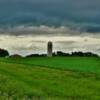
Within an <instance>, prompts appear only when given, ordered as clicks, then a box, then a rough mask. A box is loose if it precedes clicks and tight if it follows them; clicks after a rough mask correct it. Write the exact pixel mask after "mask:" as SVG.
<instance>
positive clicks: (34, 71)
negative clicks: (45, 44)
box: [0, 57, 100, 100]
mask: <svg viewBox="0 0 100 100" xmlns="http://www.w3.org/2000/svg"><path fill="white" fill-rule="evenodd" d="M0 100H100V58H96V57H53V58H48V57H33V58H18V59H12V58H0Z"/></svg>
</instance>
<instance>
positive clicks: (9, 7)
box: [0, 0, 100, 33]
mask: <svg viewBox="0 0 100 100" xmlns="http://www.w3.org/2000/svg"><path fill="white" fill-rule="evenodd" d="M99 11H100V0H0V26H1V27H3V28H6V27H8V26H11V27H12V26H19V25H27V26H40V25H46V26H56V27H59V26H67V27H71V28H72V29H80V30H81V31H86V32H90V33H91V32H93V33H95V32H100V13H99Z"/></svg>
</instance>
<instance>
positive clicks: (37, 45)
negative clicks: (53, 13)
mask: <svg viewBox="0 0 100 100" xmlns="http://www.w3.org/2000/svg"><path fill="white" fill-rule="evenodd" d="M48 41H52V42H53V45H54V49H53V51H62V52H68V53H69V52H73V51H82V52H93V53H96V54H98V55H100V39H99V38H96V37H93V36H83V37H82V36H46V35H45V36H43V35H42V36H38V35H37V36H34V35H20V36H12V35H0V48H3V49H6V50H8V51H9V52H10V54H20V55H23V56H25V55H28V54H32V53H34V54H35V53H39V54H41V53H47V42H48Z"/></svg>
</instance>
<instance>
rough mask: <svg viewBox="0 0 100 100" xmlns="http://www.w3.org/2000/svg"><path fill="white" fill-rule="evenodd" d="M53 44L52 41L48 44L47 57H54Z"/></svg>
mask: <svg viewBox="0 0 100 100" xmlns="http://www.w3.org/2000/svg"><path fill="white" fill-rule="evenodd" d="M52 51H53V43H52V42H51V41H49V42H48V44H47V56H48V57H52Z"/></svg>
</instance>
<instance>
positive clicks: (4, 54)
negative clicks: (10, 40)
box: [0, 49, 9, 57]
mask: <svg viewBox="0 0 100 100" xmlns="http://www.w3.org/2000/svg"><path fill="white" fill-rule="evenodd" d="M7 56H9V52H8V51H7V50H4V49H0V57H7Z"/></svg>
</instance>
